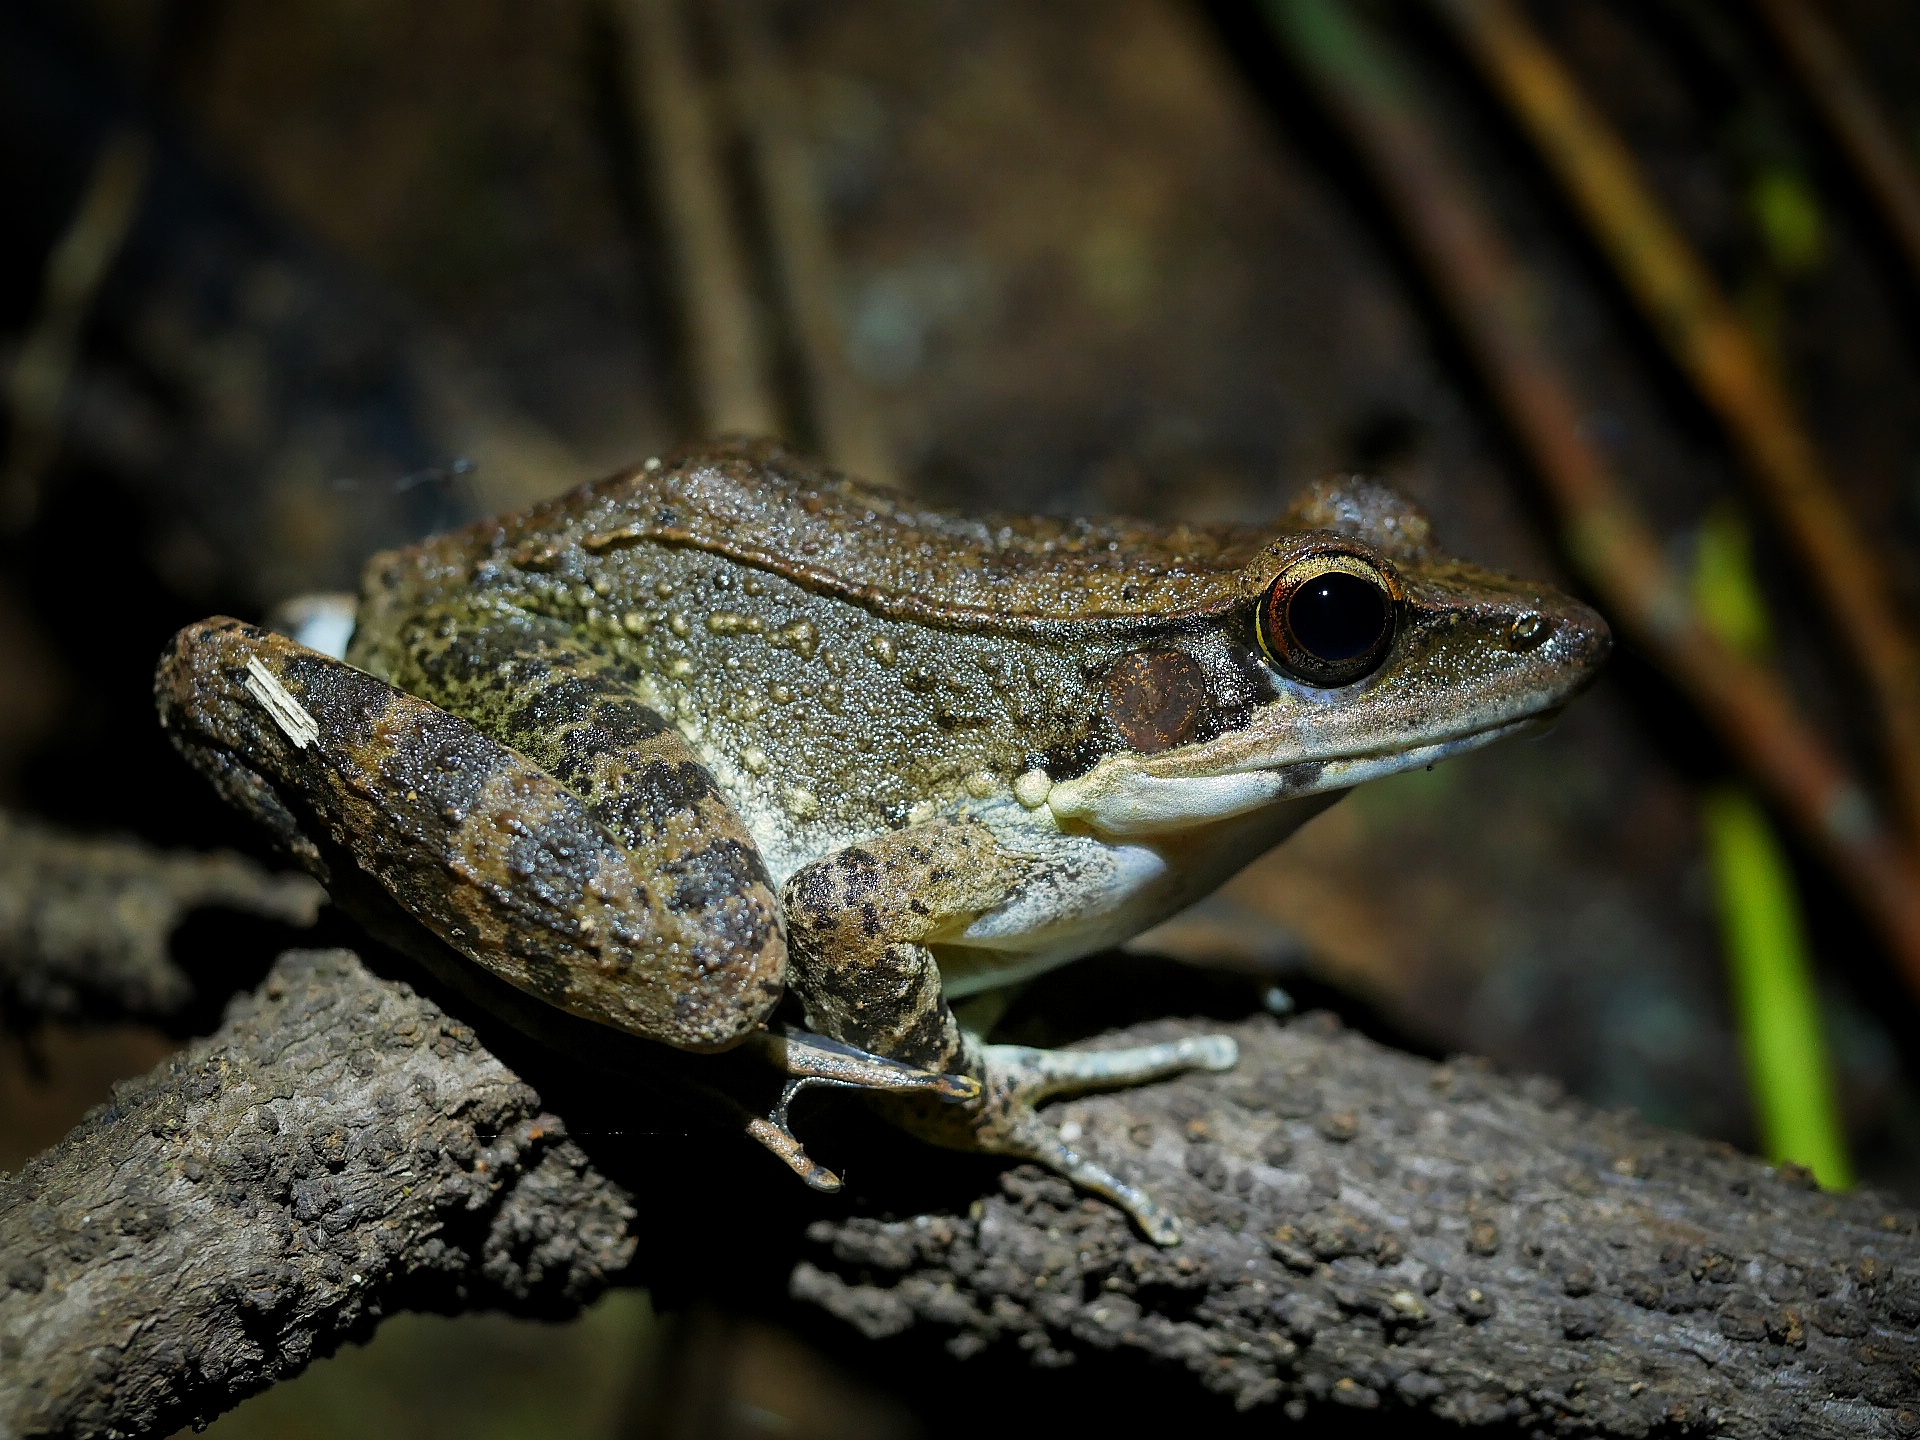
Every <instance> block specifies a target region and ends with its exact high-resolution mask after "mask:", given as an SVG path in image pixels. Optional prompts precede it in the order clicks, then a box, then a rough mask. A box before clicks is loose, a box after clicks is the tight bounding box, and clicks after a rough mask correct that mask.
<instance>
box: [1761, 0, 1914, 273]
mask: <svg viewBox="0 0 1920 1440" xmlns="http://www.w3.org/2000/svg"><path fill="white" fill-rule="evenodd" d="M1749 3H1751V4H1752V6H1753V8H1754V9H1755V10H1757V11H1759V13H1760V18H1761V20H1762V21H1764V22H1765V24H1766V27H1767V29H1768V31H1769V32H1770V33H1771V34H1772V36H1773V39H1774V43H1775V44H1777V45H1778V46H1779V47H1780V52H1781V54H1782V55H1784V56H1785V57H1786V60H1787V64H1788V66H1789V67H1790V68H1791V69H1792V70H1793V73H1794V75H1795V77H1796V78H1797V79H1798V80H1799V81H1800V84H1801V86H1802V87H1803V88H1804V89H1805V91H1806V96H1807V99H1808V101H1809V102H1810V103H1811V104H1812V106H1813V109H1814V111H1815V113H1816V114H1818V115H1819V117H1820V120H1821V123H1822V124H1824V125H1825V126H1826V127H1827V129H1828V131H1829V132H1830V133H1831V134H1832V136H1833V139H1834V143H1835V144H1837V145H1838V146H1839V147H1840V152H1841V154H1843V155H1845V156H1846V158H1847V163H1848V164H1849V165H1851V166H1852V167H1853V171H1854V173H1855V175H1857V176H1858V177H1859V179H1860V183H1861V184H1862V185H1863V186H1865V187H1866V191H1867V194H1868V196H1869V197H1871V199H1872V200H1873V203H1874V206H1875V208H1877V209H1878V210H1879V212H1880V218H1881V220H1882V222H1883V223H1884V224H1885V225H1886V227H1887V229H1888V231H1889V232H1890V233H1891V234H1892V236H1893V239H1894V243H1895V244H1897V245H1898V246H1899V247H1900V249H1901V251H1902V252H1903V253H1904V254H1905V255H1906V257H1907V263H1908V265H1910V266H1911V267H1912V268H1913V276H1914V279H1915V280H1916V281H1920V174H1916V173H1915V171H1914V164H1913V156H1912V154H1911V153H1910V152H1909V151H1908V150H1907V148H1906V147H1905V146H1904V145H1902V144H1901V143H1900V140H1899V137H1898V136H1897V135H1896V134H1895V132H1894V128H1893V124H1892V122H1891V121H1889V120H1888V118H1887V114H1886V111H1885V110H1883V109H1882V108H1881V106H1880V103H1879V101H1877V100H1876V99H1875V98H1874V95H1873V92H1872V91H1871V90H1870V89H1868V88H1867V84H1866V82H1865V81H1864V80H1862V79H1861V78H1860V73H1859V71H1858V70H1857V69H1856V68H1855V67H1854V65H1853V62H1852V61H1851V60H1850V59H1848V57H1847V52H1846V49H1845V47H1843V46H1842V45H1841V44H1840V40H1839V38H1838V37H1837V36H1836V35H1835V34H1834V33H1833V31H1832V30H1831V29H1830V28H1829V27H1828V25H1827V22H1826V21H1825V20H1823V19H1822V18H1821V17H1820V16H1819V15H1817V14H1816V13H1815V12H1814V11H1813V10H1812V9H1811V8H1809V7H1808V6H1807V5H1806V4H1805V3H1804V0H1749Z"/></svg>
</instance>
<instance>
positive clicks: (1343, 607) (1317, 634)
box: [1287, 570, 1387, 664]
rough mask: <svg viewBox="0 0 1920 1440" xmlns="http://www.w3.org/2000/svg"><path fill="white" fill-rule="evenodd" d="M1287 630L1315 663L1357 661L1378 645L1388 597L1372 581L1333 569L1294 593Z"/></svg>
mask: <svg viewBox="0 0 1920 1440" xmlns="http://www.w3.org/2000/svg"><path fill="white" fill-rule="evenodd" d="M1287 628H1288V629H1289V630H1291V631H1292V632H1293V638H1294V639H1295V640H1296V641H1297V642H1298V643H1299V645H1300V647H1301V648H1302V649H1303V650H1305V651H1306V652H1307V653H1308V654H1310V655H1312V656H1313V657H1314V658H1315V659H1317V660H1324V661H1326V662H1327V663H1328V664H1339V663H1340V662H1341V661H1343V660H1353V659H1356V658H1358V657H1359V656H1361V655H1364V654H1366V653H1367V651H1369V650H1371V649H1372V648H1373V647H1374V646H1375V645H1377V644H1379V643H1380V637H1381V635H1382V634H1384V633H1385V631H1386V628H1387V597H1386V596H1385V595H1383V594H1382V593H1381V592H1380V587H1379V586H1378V585H1375V584H1374V583H1373V582H1372V581H1370V580H1362V579H1361V578H1360V577H1359V576H1358V575H1349V574H1347V573H1346V572H1345V571H1343V570H1329V571H1328V572H1327V573H1326V574H1324V575H1316V576H1315V577H1314V578H1313V579H1311V580H1309V581H1308V582H1307V583H1306V584H1304V585H1302V586H1301V587H1300V588H1299V589H1298V590H1296V591H1294V592H1293V598H1292V599H1290V600H1288V601H1287Z"/></svg>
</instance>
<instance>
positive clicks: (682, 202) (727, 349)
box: [614, 0, 780, 435]
mask: <svg viewBox="0 0 1920 1440" xmlns="http://www.w3.org/2000/svg"><path fill="white" fill-rule="evenodd" d="M614 13H615V15H616V18H617V19H618V20H619V21H620V22H621V28H622V30H623V32H624V34H625V37H626V41H627V50H628V57H627V73H628V75H629V76H630V77H631V82H630V84H629V86H628V90H629V94H630V97H631V103H632V104H633V106H634V108H635V110H636V111H637V115H636V119H637V120H638V121H639V122H640V129H641V132H642V133H641V135H640V153H642V154H643V155H645V156H646V157H647V158H648V161H649V163H650V164H651V166H652V169H653V176H652V181H653V184H652V189H653V190H654V193H655V194H656V195H657V196H658V198H659V208H660V214H661V222H662V225H663V228H664V230H665V232H666V246H667V253H668V256H669V257H670V259H671V262H672V265H673V272H674V280H675V290H676V293H677V294H678V296H679V298H680V304H681V332H682V341H683V343H684V344H685V346H686V354H687V368H688V372H689V377H690V380H691V385H692V389H693V402H694V409H695V412H696V422H697V424H698V426H699V429H700V430H701V432H702V433H703V434H709V435H711V434H721V433H727V432H739V433H745V434H753V435H771V434H774V433H775V432H777V431H778V430H779V428H780V424H779V407H778V405H777V404H776V402H775V398H774V393H773V388H772V385H771V380H770V374H771V372H770V366H769V362H768V351H767V342H766V336H765V334H764V331H763V328H762V322H761V316H760V314H759V310H758V306H757V304H756V302H755V298H754V293H753V283H752V274H751V270H750V268H749V265H748V260H747V254H746V249H745V246H744V244H743V242H742V237H741V233H740V227H739V226H738V224H737V223H736V222H735V219H734V216H733V210H732V207H731V206H730V205H729V203H728V198H727V184H726V171H725V166H724V164H723V157H722V153H721V129H720V126H719V125H718V123H717V122H716V118H715V115H714V107H713V105H712V103H711V101H712V94H711V91H710V88H709V86H708V84H707V81H706V79H705V77H704V76H703V75H702V73H701V70H700V66H699V62H698V58H697V56H696V54H695V51H694V38H693V35H692V34H691V32H690V28H689V25H688V17H687V13H686V7H685V4H684V0H618V3H617V4H616V6H615V11H614Z"/></svg>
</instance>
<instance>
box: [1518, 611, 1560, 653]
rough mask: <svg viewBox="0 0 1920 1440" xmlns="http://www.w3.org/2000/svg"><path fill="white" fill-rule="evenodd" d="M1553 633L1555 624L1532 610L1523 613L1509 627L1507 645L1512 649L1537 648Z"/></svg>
mask: <svg viewBox="0 0 1920 1440" xmlns="http://www.w3.org/2000/svg"><path fill="white" fill-rule="evenodd" d="M1552 633H1553V626H1551V625H1550V624H1548V623H1547V618H1546V616H1544V615H1536V614H1533V613H1531V612H1529V613H1527V614H1525V615H1522V616H1521V617H1520V618H1519V619H1517V620H1515V621H1514V622H1513V624H1512V625H1511V626H1509V627H1508V629H1507V646H1508V648H1509V649H1512V650H1523V651H1524V650H1536V649H1538V648H1539V647H1540V646H1541V645H1542V644H1543V643H1545V641H1546V638H1547V637H1548V636H1549V635H1551V634H1552Z"/></svg>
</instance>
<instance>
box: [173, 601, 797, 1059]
mask: <svg viewBox="0 0 1920 1440" xmlns="http://www.w3.org/2000/svg"><path fill="white" fill-rule="evenodd" d="M403 657H404V663H403V664H402V665H401V666H400V668H399V673H397V674H396V676H395V678H396V680H397V681H398V682H399V684H400V685H402V686H405V687H408V688H405V689H403V688H396V685H394V684H389V683H387V682H386V681H383V680H381V679H378V678H376V677H375V676H373V675H369V674H367V673H366V672H365V671H363V670H358V669H355V668H354V667H352V666H350V665H346V664H343V663H342V662H340V661H338V660H335V659H332V658H331V657H329V656H326V655H322V654H319V653H318V652H316V651H312V650H309V649H307V648H305V647H304V646H301V645H297V644H295V643H294V642H293V641H291V640H287V639H285V638H284V637H282V636H279V635H275V634H272V633H271V632H269V631H265V630H260V629H258V628H256V627H254V626H250V625H244V624H242V623H241V622H239V621H237V620H226V619H217V620H209V621H206V622H203V623H202V624H199V625H195V626H191V627H189V628H188V629H186V630H183V631H182V632H180V634H179V635H177V636H176V637H174V641H173V643H172V645H171V646H170V647H169V649H168V652H167V653H166V655H165V656H164V657H163V658H162V660H161V665H160V673H159V675H158V677H157V678H156V682H155V689H156V692H157V695H158V698H159V701H160V706H161V710H162V713H163V716H164V718H165V720H166V723H167V728H168V730H169V732H170V733H171V735H172V736H173V738H174V740H175V743H176V744H177V745H178V746H179V747H180V749H181V750H182V751H183V752H184V753H185V754H186V755H187V758H188V759H189V760H190V761H191V762H192V763H193V764H194V765H195V766H196V767H197V768H199V769H200V770H201V771H202V772H203V773H205V774H207V776H208V777H209V778H210V779H212V780H213V781H214V783H215V784H216V785H217V786H218V787H220V788H221V789H222V790H223V791H224V792H225V793H226V794H227V795H228V798H229V799H231V800H233V801H235V803H237V804H239V805H240V806H241V807H242V808H243V809H247V810H249V811H251V812H252V813H253V814H254V815H255V816H256V818H258V819H260V820H262V821H263V822H264V823H266V824H267V825H268V826H269V828H271V829H273V830H274V831H275V833H276V834H277V835H278V836H279V837H280V838H281V840H282V841H283V842H284V843H286V844H287V846H288V848H290V849H291V850H293V852H294V853H295V855H296V857H297V858H299V859H300V860H301V861H302V862H303V863H305V864H306V865H307V866H308V868H310V869H312V870H314V871H315V873H316V874H317V875H318V876H319V878H320V879H321V880H322V881H323V882H327V883H334V882H335V881H336V878H338V879H349V880H350V879H351V878H352V877H353V876H354V875H355V874H363V875H364V876H366V877H367V878H368V879H370V880H371V881H372V882H373V883H374V884H375V885H377V886H378V888H379V889H380V890H381V891H384V892H385V894H386V895H387V896H388V897H389V898H390V899H391V900H392V901H393V902H395V903H397V904H398V905H399V906H400V908H401V909H402V910H404V911H406V912H407V914H409V915H410V916H411V917H412V918H413V919H414V920H415V921H417V922H419V923H420V924H422V925H424V926H425V927H426V929H427V930H429V931H431V932H432V933H433V934H435V935H437V936H438V937H439V938H440V939H441V940H442V941H444V942H446V944H448V945H449V946H451V947H452V948H453V949H454V950H456V951H458V952H460V953H461V954H462V955H464V956H465V957H466V958H467V959H469V960H471V961H472V962H474V963H475V964H477V965H479V966H481V967H482V968H484V969H486V970H489V971H491V972H492V973H493V974H494V975H496V976H498V977H499V978H501V979H503V980H505V981H507V982H509V983H510V984H512V985H514V986H516V987H518V988H519V989H521V990H524V991H526V992H528V993H530V994H533V995H535V996H537V997H539V998H540V999H542V1000H544V1001H547V1002H548V1003H550V1004H553V1005H556V1006H558V1007H559V1008H561V1009H564V1010H568V1011H571V1012H572V1013H574V1014H576V1015H581V1016H584V1017H585V1018H587V1019H589V1020H595V1021H598V1022H600V1023H601V1024H605V1025H611V1026H613V1027H615V1028H616V1029H621V1030H625V1031H627V1032H629V1033H631V1034H636V1035H640V1036H643V1037H645V1038H647V1039H651V1040H659V1041H663V1042H665V1043H666V1044H669V1045H674V1046H678V1047H680V1048H682V1049H688V1050H719V1049H725V1048H727V1047H728V1046H730V1045H733V1044H736V1043H738V1042H739V1041H740V1040H741V1039H742V1038H743V1037H744V1036H746V1035H748V1034H750V1033H752V1032H753V1031H754V1030H755V1029H756V1028H757V1027H758V1026H759V1025H760V1024H761V1023H762V1022H763V1021H764V1020H765V1019H766V1017H767V1015H768V1014H770V1013H771V1011H772V1009H773V1007H774V1005H775V1004H776V1003H777V1002H778V1000H779V998H780V995H781V993H782V984H783V980H784V975H785V968H786V943H785V936H784V934H783V932H782V927H781V923H780V912H779V906H778V902H777V901H776V900H775V898H774V894H773V889H772V885H771V883H770V882H769V880H768V877H767V872H766V869H765V867H764V865H763V864H762V862H761V859H760V855H759V853H758V851H757V850H756V849H755V847H754V844H753V841H752V838H751V836H750V835H749V834H748V832H747V830H746V827H745V825H744V824H743V823H742V822H741V820H740V818H739V816H738V815H736V814H735V813H734V811H733V809H732V807H731V806H730V805H728V804H727V802H726V800H725V798H724V797H723V796H722V795H721V794H720V793H719V791H718V790H717V789H716V788H715V786H714V784H713V782H712V780H711V779H710V778H709V777H708V776H707V773H706V771H705V770H704V768H702V767H701V765H700V764H699V763H698V760H697V759H696V757H695V756H694V755H693V753H692V752H691V751H690V750H689V748H688V746H687V744H686V741H685V740H684V739H682V738H681V736H680V735H679V734H678V733H677V732H675V731H674V730H673V729H672V728H671V727H670V726H669V725H668V724H667V722H666V721H665V720H664V719H663V718H662V717H661V716H660V715H659V713H658V712H657V711H655V710H653V709H651V708H650V707H649V706H647V705H646V704H645V703H644V702H643V700H642V698H641V696H640V694H639V684H638V677H636V676H635V675H633V674H631V673H628V672H626V671H625V670H624V669H623V668H622V667H621V666H620V665H619V663H618V662H617V661H615V660H613V659H612V658H611V657H609V656H606V655H605V654H602V653H599V652H596V651H594V650H593V649H591V648H590V647H587V646H585V645H583V644H582V643H581V642H579V641H578V640H576V639H575V637H574V636H573V635H572V634H571V632H569V631H567V630H566V628H565V627H563V626H560V625H557V624H555V623H552V622H547V621H544V620H542V619H539V618H538V617H529V616H518V617H516V616H513V615H500V616H489V617H486V618H485V620H484V622H483V621H482V620H480V619H477V618H475V617H474V616H472V615H466V614H461V613H450V614H447V615H437V614H433V613H427V614H425V615H423V616H422V617H421V618H420V620H419V621H418V622H417V623H416V625H415V626H414V627H413V628H412V631H411V632H410V633H409V635H408V637H407V641H406V644H405V646H404V647H403ZM409 689H411V690H413V691H417V692H418V693H409ZM420 694H430V695H434V696H436V697H438V698H439V699H440V700H441V701H442V702H443V703H442V704H435V703H432V702H429V701H427V700H423V699H421V698H419V695H420ZM336 888H337V889H338V890H339V893H340V898H343V899H346V898H348V897H349V896H350V895H351V893H352V892H353V891H354V890H355V888H356V886H355V885H354V884H352V883H349V884H347V885H345V886H337V887H336Z"/></svg>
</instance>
